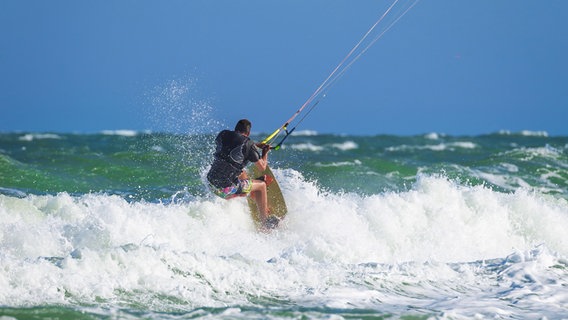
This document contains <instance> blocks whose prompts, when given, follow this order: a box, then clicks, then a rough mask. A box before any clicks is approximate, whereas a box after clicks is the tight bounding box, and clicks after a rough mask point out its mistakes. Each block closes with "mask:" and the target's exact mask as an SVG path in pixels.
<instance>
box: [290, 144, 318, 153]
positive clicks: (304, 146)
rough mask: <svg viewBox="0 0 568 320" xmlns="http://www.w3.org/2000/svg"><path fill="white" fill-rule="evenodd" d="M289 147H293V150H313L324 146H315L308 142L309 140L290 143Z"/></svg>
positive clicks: (315, 150)
mask: <svg viewBox="0 0 568 320" xmlns="http://www.w3.org/2000/svg"><path fill="white" fill-rule="evenodd" d="M290 148H292V149H295V150H300V151H314V152H319V151H323V149H324V147H322V146H317V145H315V144H313V143H310V142H308V143H298V144H292V145H290Z"/></svg>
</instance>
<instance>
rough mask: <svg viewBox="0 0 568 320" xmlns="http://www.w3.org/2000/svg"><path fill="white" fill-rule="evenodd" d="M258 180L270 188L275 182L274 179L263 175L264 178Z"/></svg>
mask: <svg viewBox="0 0 568 320" xmlns="http://www.w3.org/2000/svg"><path fill="white" fill-rule="evenodd" d="M256 180H260V181H264V183H266V185H267V186H268V185H270V184H271V183H272V181H274V178H272V177H271V176H269V175H267V174H265V175H262V176H260V177H258V178H256Z"/></svg>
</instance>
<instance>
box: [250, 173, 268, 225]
mask: <svg viewBox="0 0 568 320" xmlns="http://www.w3.org/2000/svg"><path fill="white" fill-rule="evenodd" d="M250 196H251V197H252V198H253V200H254V202H256V206H257V207H258V211H259V213H260V218H261V220H262V223H264V222H265V221H266V218H268V197H267V195H266V183H264V181H261V180H252V190H251V191H250Z"/></svg>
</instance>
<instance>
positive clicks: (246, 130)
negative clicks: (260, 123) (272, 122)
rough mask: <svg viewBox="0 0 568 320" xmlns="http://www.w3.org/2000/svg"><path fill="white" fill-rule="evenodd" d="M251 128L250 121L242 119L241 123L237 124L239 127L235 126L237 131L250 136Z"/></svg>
mask: <svg viewBox="0 0 568 320" xmlns="http://www.w3.org/2000/svg"><path fill="white" fill-rule="evenodd" d="M251 126H252V124H251V123H250V121H248V120H247V119H241V120H239V122H237V125H236V126H235V131H236V132H239V133H242V134H244V135H246V136H248V135H250V128H251Z"/></svg>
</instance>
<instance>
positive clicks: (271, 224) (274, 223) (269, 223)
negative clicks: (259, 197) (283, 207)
mask: <svg viewBox="0 0 568 320" xmlns="http://www.w3.org/2000/svg"><path fill="white" fill-rule="evenodd" d="M278 223H280V219H279V218H278V217H277V216H275V215H270V216H268V218H266V221H265V222H264V226H265V227H266V228H267V229H275V228H276V227H278Z"/></svg>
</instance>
